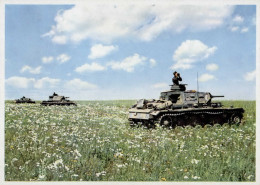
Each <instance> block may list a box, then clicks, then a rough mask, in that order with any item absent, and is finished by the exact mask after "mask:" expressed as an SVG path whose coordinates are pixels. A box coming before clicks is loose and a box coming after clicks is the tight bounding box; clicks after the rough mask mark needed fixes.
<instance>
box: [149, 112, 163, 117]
mask: <svg viewBox="0 0 260 185" xmlns="http://www.w3.org/2000/svg"><path fill="white" fill-rule="evenodd" d="M160 112H161V111H153V112H151V113H150V114H151V115H152V116H157V115H158V114H160Z"/></svg>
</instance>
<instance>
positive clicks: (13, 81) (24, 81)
mask: <svg viewBox="0 0 260 185" xmlns="http://www.w3.org/2000/svg"><path fill="white" fill-rule="evenodd" d="M59 82H60V80H59V79H54V78H49V77H43V78H41V79H38V80H37V79H35V78H26V77H19V76H13V77H10V78H8V79H6V83H7V84H8V85H10V86H13V87H16V88H29V87H34V88H37V89H41V88H43V87H54V86H55V85H57V84H58V83H59Z"/></svg>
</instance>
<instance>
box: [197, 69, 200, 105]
mask: <svg viewBox="0 0 260 185" xmlns="http://www.w3.org/2000/svg"><path fill="white" fill-rule="evenodd" d="M198 76H199V73H198V72H197V100H198V107H199V103H200V102H199V101H200V100H199V77H198Z"/></svg>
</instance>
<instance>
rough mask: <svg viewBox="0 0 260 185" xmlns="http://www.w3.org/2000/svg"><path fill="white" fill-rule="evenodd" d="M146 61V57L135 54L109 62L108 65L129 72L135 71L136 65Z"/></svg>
mask: <svg viewBox="0 0 260 185" xmlns="http://www.w3.org/2000/svg"><path fill="white" fill-rule="evenodd" d="M145 61H146V57H144V56H140V55H139V54H134V55H133V56H129V57H127V58H125V59H124V60H122V61H119V62H114V61H113V62H110V63H108V66H110V67H111V68H112V69H114V70H125V71H127V72H133V71H134V70H135V67H136V66H138V65H142V64H144V62H145Z"/></svg>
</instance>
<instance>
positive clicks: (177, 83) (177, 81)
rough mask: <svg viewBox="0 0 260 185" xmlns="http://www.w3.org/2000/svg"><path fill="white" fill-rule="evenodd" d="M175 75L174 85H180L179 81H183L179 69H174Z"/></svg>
mask: <svg viewBox="0 0 260 185" xmlns="http://www.w3.org/2000/svg"><path fill="white" fill-rule="evenodd" d="M173 75H174V77H173V78H172V82H173V85H179V81H182V78H181V76H180V73H177V71H174V72H173Z"/></svg>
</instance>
